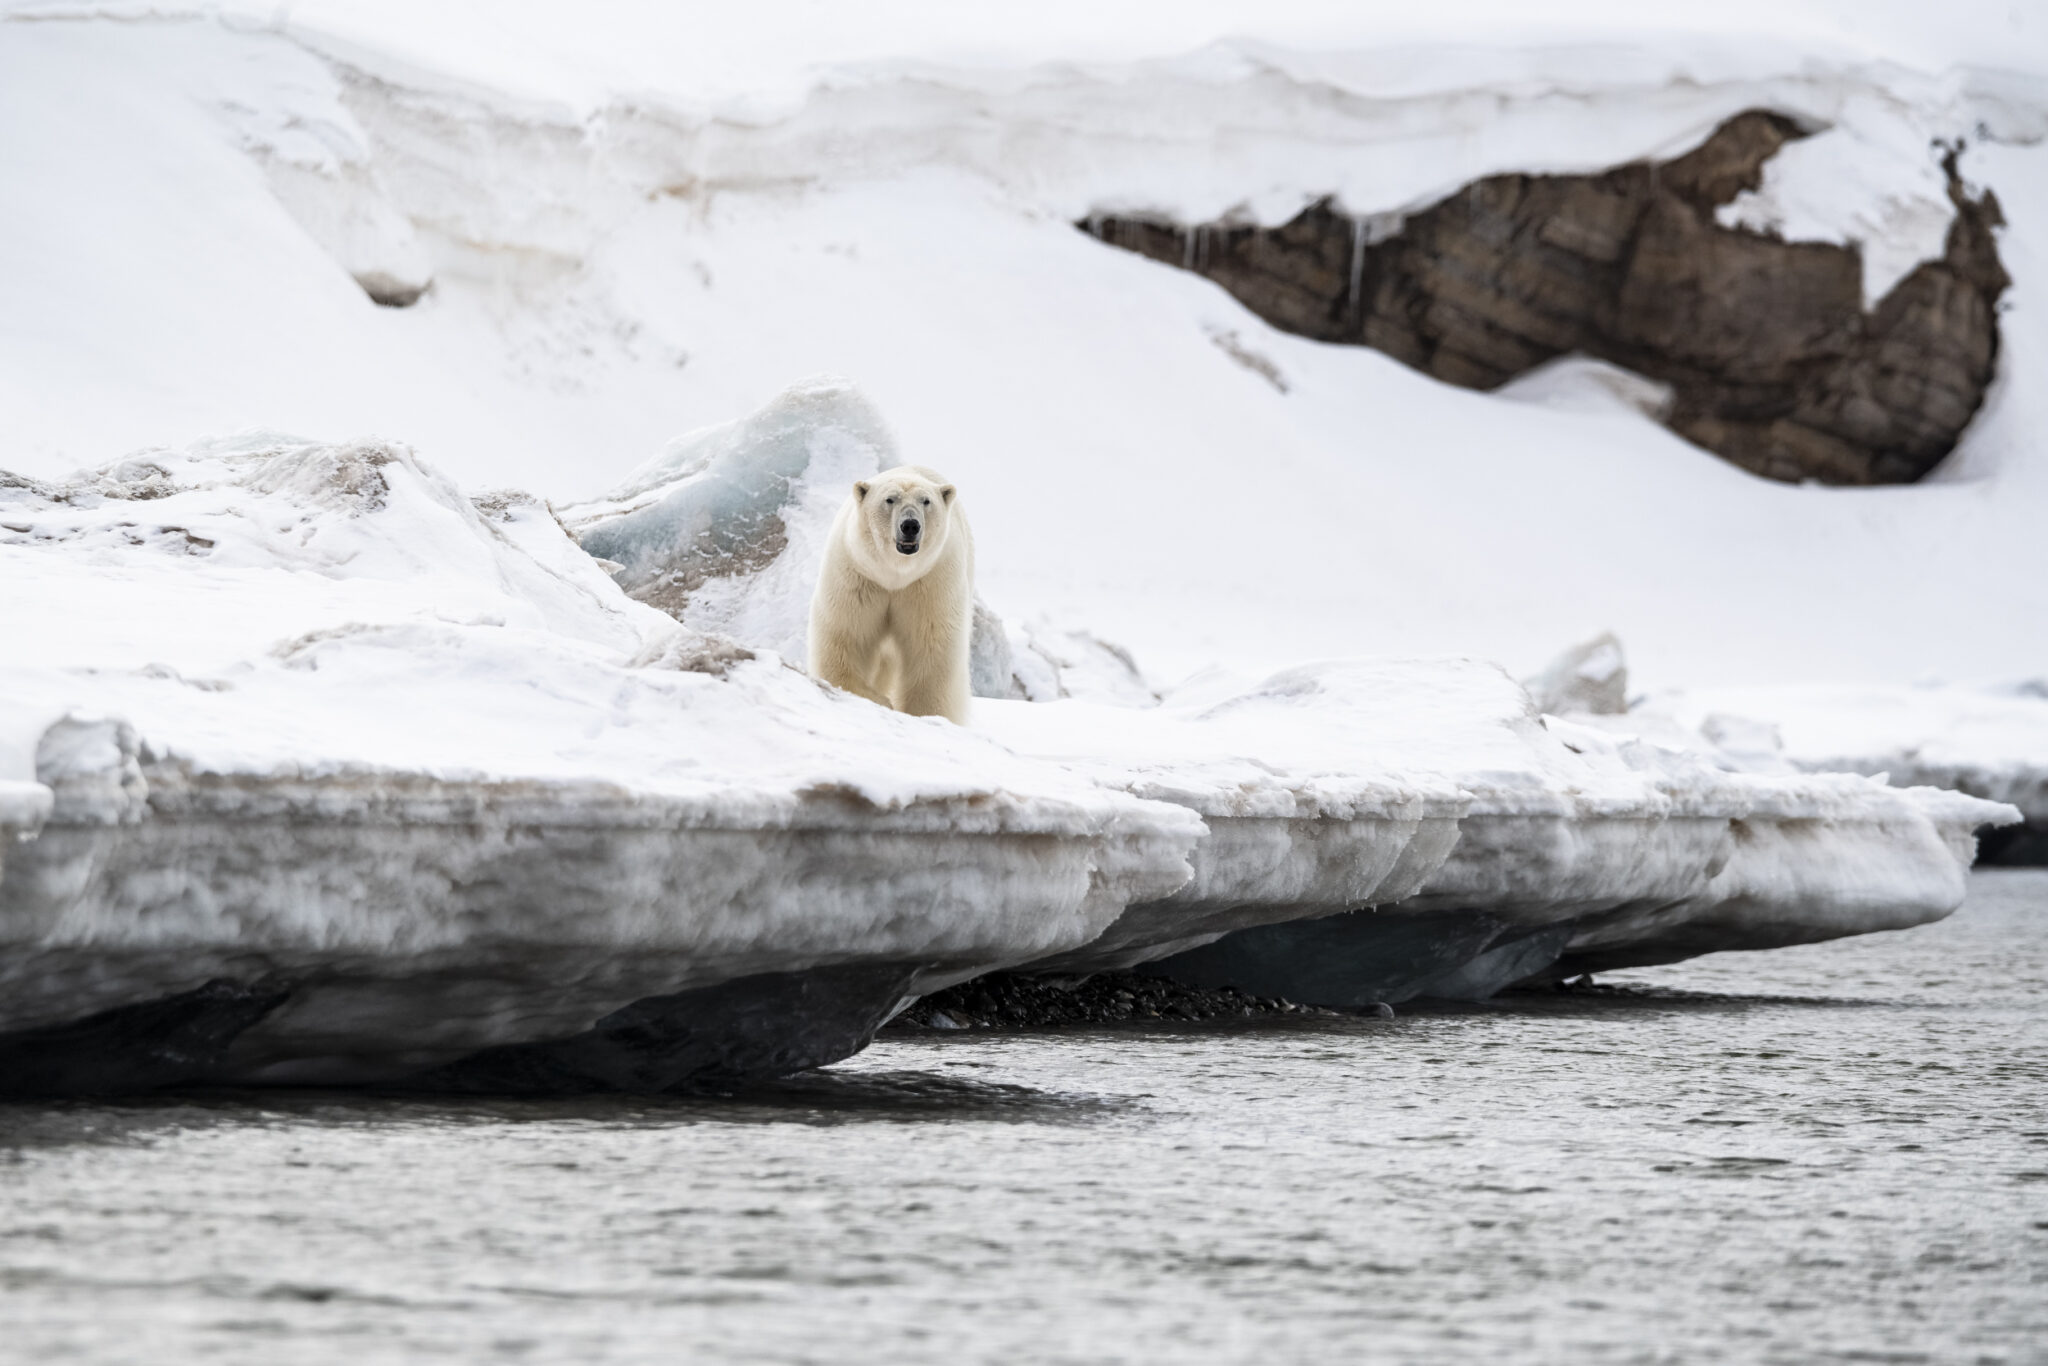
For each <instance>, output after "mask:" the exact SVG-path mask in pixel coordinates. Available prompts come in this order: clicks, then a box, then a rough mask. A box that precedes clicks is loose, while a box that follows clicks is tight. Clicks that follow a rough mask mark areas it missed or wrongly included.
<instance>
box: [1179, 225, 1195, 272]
mask: <svg viewBox="0 0 2048 1366" xmlns="http://www.w3.org/2000/svg"><path fill="white" fill-rule="evenodd" d="M1180 268H1181V269H1182V270H1193V269H1194V268H1195V230H1194V229H1193V228H1182V229H1181V230H1180Z"/></svg>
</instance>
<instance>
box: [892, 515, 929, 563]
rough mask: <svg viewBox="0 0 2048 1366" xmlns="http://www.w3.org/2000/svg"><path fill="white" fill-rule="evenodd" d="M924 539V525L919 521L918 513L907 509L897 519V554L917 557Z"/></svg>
mask: <svg viewBox="0 0 2048 1366" xmlns="http://www.w3.org/2000/svg"><path fill="white" fill-rule="evenodd" d="M923 539H924V523H922V522H920V521H919V520H918V519H917V513H916V512H914V511H912V510H910V509H908V508H905V509H904V510H903V512H902V513H901V514H899V515H898V516H897V518H896V553H897V554H899V555H915V554H916V553H917V550H918V547H919V545H921V544H922V543H923Z"/></svg>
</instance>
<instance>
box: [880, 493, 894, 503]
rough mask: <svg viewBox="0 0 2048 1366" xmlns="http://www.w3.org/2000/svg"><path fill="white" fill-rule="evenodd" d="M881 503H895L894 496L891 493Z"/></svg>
mask: <svg viewBox="0 0 2048 1366" xmlns="http://www.w3.org/2000/svg"><path fill="white" fill-rule="evenodd" d="M882 501H883V502H885V503H893V502H895V501H896V495H895V494H893V493H892V494H890V495H889V496H888V497H887V498H884V499H883V500H882Z"/></svg>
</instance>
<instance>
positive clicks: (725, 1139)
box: [0, 873, 2048, 1363]
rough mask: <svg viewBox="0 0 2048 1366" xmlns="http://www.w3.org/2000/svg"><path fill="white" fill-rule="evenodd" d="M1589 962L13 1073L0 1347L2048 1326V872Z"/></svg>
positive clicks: (1169, 1357)
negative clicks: (1850, 935) (752, 1040)
mask: <svg viewBox="0 0 2048 1366" xmlns="http://www.w3.org/2000/svg"><path fill="white" fill-rule="evenodd" d="M1605 980H1606V981H1609V982H1613V983H1616V984H1624V983H1626V984H1632V985H1633V987H1634V988H1636V990H1635V991H1632V992H1631V993H1629V994H1626V995H1624V994H1619V993H1612V992H1599V993H1575V994H1569V995H1542V996H1534V995H1531V996H1519V997H1514V998H1510V999H1507V1000H1504V1001H1501V1002H1498V1003H1495V1004H1493V1005H1491V1006H1489V1007H1486V1008H1479V1009H1474V1010H1470V1011H1464V1012H1458V1013H1443V1014H1423V1013H1417V1014H1409V1015H1406V1016H1404V1017H1403V1018H1402V1019H1400V1020H1397V1021H1394V1022H1392V1023H1383V1022H1368V1021H1362V1020H1352V1019H1341V1020H1306V1021H1304V1020H1283V1021H1279V1022H1267V1023H1247V1024H1246V1025H1244V1026H1243V1027H1238V1028H1231V1029H1217V1028H1215V1027H1213V1026H1201V1027H1192V1026H1191V1027H1182V1028H1148V1029H1116V1030H1098V1031H1087V1032H1074V1033H1046V1034H1036V1035H1007V1036H1003V1035H979V1036H966V1037H961V1036H954V1037H939V1038H898V1039H885V1040H884V1041H883V1042H881V1043H879V1044H878V1045H876V1046H875V1047H874V1048H873V1049H871V1050H869V1051H868V1052H867V1053H866V1054H864V1055H862V1056H861V1057H859V1058H857V1059H854V1060H852V1061H851V1062H848V1063H845V1064H842V1065H840V1066H838V1067H835V1068H832V1069H830V1070H828V1071H826V1072H823V1073H819V1074H815V1075H813V1076H811V1077H809V1078H805V1079H802V1080H799V1081H796V1082H792V1083H788V1084H785V1085H782V1086H779V1087H776V1088H773V1089H771V1090H767V1091H763V1092H760V1093H756V1094H750V1095H748V1096H746V1097H742V1098H733V1099H725V1100H699V1101H675V1102H662V1103H647V1102H644V1101H607V1102H587V1101H584V1102H577V1103H573V1104H553V1103H532V1102H527V1103H476V1102H462V1103H423V1102H419V1101H393V1100H374V1099H362V1098H351V1097H346V1096H336V1095H280V1094H277V1093H269V1094H258V1095H251V1094H238V1095H222V1096H206V1097H199V1098H194V1097H185V1098H181V1099H176V1100H156V1101H150V1102H147V1103H125V1104H62V1105H43V1106H12V1107H0V1356H4V1357H7V1358H9V1359H14V1360H22V1361H56V1360H79V1361H109V1362H111V1361H151V1362H160V1361H206V1362H264V1363H270V1362H279V1361H291V1362H351V1363H360V1362H366V1361H387V1360H389V1361H395V1360H406V1361H441V1360H446V1361H476V1362H482V1361H493V1362H497V1361H509V1362H518V1361H549V1362H601V1361H603V1362H609V1361H659V1362H685V1361H687V1362H723V1361H749V1362H751V1361H817V1362H890V1363H900V1362H925V1361H932V1362H946V1363H963V1362H983V1361H986V1362H1024V1361H1034V1362H1035V1361H1073V1362H1095V1361H1170V1362H1203V1361H1231V1362H1236V1361H1276V1362H1299V1361H1309V1360H1329V1361H1351V1360H1368V1361H1402V1362H1406V1361H1414V1362H1426V1361H1430V1362H1433V1361H1443V1360H1487V1361H1555V1362H1572V1363H1580V1362H1620V1361H1646V1362H1648V1361H1657V1362H1661V1361H1674V1362H1676V1361H1683V1362H1701V1361H1723V1360H1725V1361H1771V1362H1800V1363H1805V1362H1828V1361H1859V1362H1916V1361H1942V1362H1948V1361H1956V1362H2043V1361H2048V991H2044V988H2048V874H2044V873H1993V874H1981V875H1979V877H1978V879H1977V880H1976V882H1975V884H1974V888H1973V893H1972V897H1971V901H1970V903H1969V904H1968V905H1967V906H1966V907H1965V908H1964V909H1963V910H1962V911H1960V912H1958V913H1957V915H1956V916H1955V917H1954V918H1953V919H1951V920H1949V921H1948V922H1946V923H1944V924H1941V925H1938V926H1932V927H1928V928H1924V929H1920V930H1914V931H1909V932H1907V933H1903V934H1887V935H1875V936H1871V937H1868V938H1864V939H1857V940H1847V941H1842V942H1839V943H1834V944H1824V945H1816V946H1812V947H1808V948H1801V949H1791V950H1783V951H1779V952H1775V953H1766V954H1731V955H1723V956H1720V957H1716V958H1709V959H1704V960H1701V961H1698V962H1694V963H1686V964H1679V965H1676V966H1674V967H1669V968H1660V969H1656V970H1648V971H1640V972H1634V973H1626V974H1615V975H1613V976H1612V977H1611V978H1608V979H1605Z"/></svg>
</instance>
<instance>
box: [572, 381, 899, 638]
mask: <svg viewBox="0 0 2048 1366" xmlns="http://www.w3.org/2000/svg"><path fill="white" fill-rule="evenodd" d="M899 463H901V462H900V461H899V460H898V459H897V457H896V443H895V440H894V438H893V437H891V436H890V434H889V430H888V427H887V425H886V424H885V423H884V422H883V421H882V417H881V414H880V413H878V412H877V411H876V410H875V408H874V406H873V405H872V404H871V403H869V402H868V400H867V399H866V398H865V397H864V396H863V395H862V394H861V393H860V391H859V390H858V389H856V388H855V387H854V386H853V385H852V384H850V383H848V382H846V381H844V380H837V379H820V380H813V381H810V382H807V383H803V384H798V385H795V386H792V387H791V388H789V389H787V390H785V391H784V392H783V393H781V394H779V395H778V396H776V397H775V398H774V399H773V400H771V401H770V402H769V403H768V404H767V405H766V406H764V407H762V408H761V409H760V410H758V411H757V412H755V413H753V414H751V415H750V416H748V417H745V418H741V419H739V420H738V421H735V422H727V423H722V424H720V425H719V426H716V427H708V428H705V429H704V430H702V431H698V432H692V433H690V434H689V435H687V436H683V437H679V438H677V439H676V440H675V441H674V442H672V443H671V444H670V446H669V447H668V449H667V450H665V451H663V452H662V453H661V454H660V455H659V456H657V457H655V458H654V459H653V460H650V461H649V462H647V463H646V464H644V465H642V466H641V467H640V468H639V469H637V470H635V471H634V472H633V473H632V474H631V475H629V476H627V478H626V480H625V481H624V482H623V483H622V484H620V485H619V487H617V488H615V489H613V490H612V491H611V492H610V493H608V494H606V495H605V496H604V497H603V498H602V499H599V500H597V501H595V502H591V503H584V504H578V505H575V506H572V507H566V508H562V509H560V516H561V518H562V520H563V524H564V525H565V526H567V527H568V528H569V530H570V532H571V534H572V535H574V536H575V537H576V540H577V542H578V543H579V544H581V545H582V547H583V548H584V549H585V550H586V551H588V552H589V553H590V554H592V555H594V556H597V557H598V558H600V559H604V560H609V561H612V562H613V563H615V564H617V565H619V566H621V568H620V570H619V572H618V574H617V578H618V581H619V585H620V586H621V587H622V588H624V589H625V590H626V592H627V593H628V594H629V595H631V596H632V597H634V598H636V599H638V600H639V601H641V602H645V603H648V604H650V605H652V606H654V607H657V608H659V609H661V610H662V611H664V612H666V613H668V614H669V615H670V616H671V617H674V618H675V619H676V620H677V621H679V622H681V623H683V624H684V625H685V626H688V627H691V628H692V629H694V630H699V631H705V632H709V633H711V634H715V635H721V636H726V637H729V638H730V639H733V640H736V641H738V642H740V643H741V644H743V645H747V646H751V647H753V648H756V649H762V650H773V651H775V652H776V653H778V654H780V655H782V656H783V657H784V658H787V659H797V660H800V659H802V658H804V653H805V651H804V636H805V629H806V625H807V621H808V617H809V613H810V603H811V592H812V589H813V588H814V587H815V585H816V583H817V578H818V569H819V566H820V565H821V564H822V563H823V562H824V552H825V540H826V536H827V533H829V532H830V530H831V527H832V519H833V517H834V516H835V515H836V514H837V513H838V511H839V506H840V504H841V503H843V502H844V501H845V500H846V496H847V493H848V491H849V490H850V489H851V488H852V486H853V483H854V481H855V480H857V479H862V478H865V477H867V476H869V475H872V474H874V473H875V472H876V471H878V470H882V469H887V468H890V467H892V466H894V465H896V464H899Z"/></svg>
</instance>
